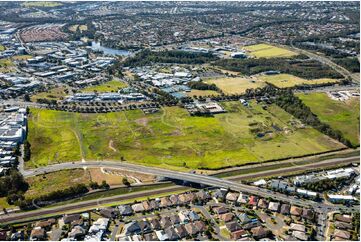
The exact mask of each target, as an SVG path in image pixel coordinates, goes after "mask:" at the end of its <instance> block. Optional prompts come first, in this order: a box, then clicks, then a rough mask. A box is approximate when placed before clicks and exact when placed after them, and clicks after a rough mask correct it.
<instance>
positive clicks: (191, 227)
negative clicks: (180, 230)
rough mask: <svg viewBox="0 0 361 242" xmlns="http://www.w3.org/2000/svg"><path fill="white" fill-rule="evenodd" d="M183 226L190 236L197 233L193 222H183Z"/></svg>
mask: <svg viewBox="0 0 361 242" xmlns="http://www.w3.org/2000/svg"><path fill="white" fill-rule="evenodd" d="M184 227H185V229H186V230H187V233H188V234H189V235H190V236H193V235H195V234H197V233H198V230H197V227H196V226H195V225H194V224H193V223H188V224H185V225H184Z"/></svg>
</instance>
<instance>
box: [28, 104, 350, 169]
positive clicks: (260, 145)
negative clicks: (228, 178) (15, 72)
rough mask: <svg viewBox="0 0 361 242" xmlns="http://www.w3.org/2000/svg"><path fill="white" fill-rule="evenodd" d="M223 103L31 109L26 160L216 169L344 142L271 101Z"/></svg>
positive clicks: (32, 163)
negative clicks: (209, 107)
mask: <svg viewBox="0 0 361 242" xmlns="http://www.w3.org/2000/svg"><path fill="white" fill-rule="evenodd" d="M223 105H224V106H225V108H226V109H227V110H228V113H224V114H219V115H216V116H215V117H209V118H208V117H191V116H189V114H188V112H187V111H186V110H184V109H181V108H178V107H167V108H164V109H163V111H162V112H159V113H156V114H150V115H144V114H143V113H142V112H141V111H140V110H133V111H126V112H119V113H107V114H80V113H66V112H60V111H52V110H40V109H31V114H30V117H29V135H28V139H29V142H30V143H31V147H32V158H31V160H30V161H29V162H27V163H26V165H27V166H30V167H34V166H44V165H47V164H52V163H58V162H65V161H80V160H81V159H82V158H84V159H86V160H107V159H109V160H120V159H121V157H123V158H124V159H125V160H126V161H127V162H134V163H140V164H143V165H152V166H160V167H163V168H170V169H178V170H189V169H202V168H203V169H204V168H207V169H218V168H222V167H227V166H235V165H242V164H246V163H250V162H261V161H265V160H270V159H278V158H286V157H289V156H299V155H305V154H311V153H317V152H323V151H328V150H334V149H338V148H341V147H343V146H342V145H341V144H339V143H337V142H335V141H334V140H331V139H330V138H328V137H327V136H324V135H323V134H321V133H319V132H317V131H316V130H314V129H312V128H304V129H301V128H298V126H300V125H299V124H298V123H299V122H298V121H297V120H294V118H293V117H292V116H290V115H289V114H288V113H286V112H284V111H283V110H282V109H280V108H278V107H277V106H273V105H272V106H270V107H269V109H268V110H263V109H262V107H261V106H260V105H257V104H255V103H252V107H251V108H246V107H243V106H242V105H241V104H240V103H239V102H229V103H223ZM291 121H293V124H292V125H291V124H290V122H291ZM110 144H111V145H110Z"/></svg>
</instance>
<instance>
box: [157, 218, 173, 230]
mask: <svg viewBox="0 0 361 242" xmlns="http://www.w3.org/2000/svg"><path fill="white" fill-rule="evenodd" d="M160 225H161V226H162V228H163V229H164V228H168V227H170V226H172V225H173V224H172V222H171V221H170V218H169V217H167V216H165V217H162V218H161V219H160Z"/></svg>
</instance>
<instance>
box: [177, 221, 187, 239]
mask: <svg viewBox="0 0 361 242" xmlns="http://www.w3.org/2000/svg"><path fill="white" fill-rule="evenodd" d="M175 231H176V232H177V234H178V236H179V238H181V239H182V238H185V237H187V236H188V232H187V230H186V228H185V226H184V225H183V224H180V225H177V226H176V227H175Z"/></svg>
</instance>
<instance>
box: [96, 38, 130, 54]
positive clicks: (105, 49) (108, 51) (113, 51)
mask: <svg viewBox="0 0 361 242" xmlns="http://www.w3.org/2000/svg"><path fill="white" fill-rule="evenodd" d="M91 48H92V49H93V50H97V51H102V52H103V53H104V54H105V55H121V56H128V55H130V51H128V50H118V49H113V48H108V47H105V46H102V45H101V44H100V43H99V42H95V41H92V45H91Z"/></svg>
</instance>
